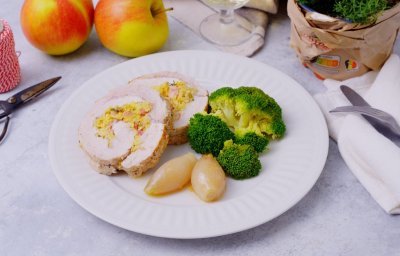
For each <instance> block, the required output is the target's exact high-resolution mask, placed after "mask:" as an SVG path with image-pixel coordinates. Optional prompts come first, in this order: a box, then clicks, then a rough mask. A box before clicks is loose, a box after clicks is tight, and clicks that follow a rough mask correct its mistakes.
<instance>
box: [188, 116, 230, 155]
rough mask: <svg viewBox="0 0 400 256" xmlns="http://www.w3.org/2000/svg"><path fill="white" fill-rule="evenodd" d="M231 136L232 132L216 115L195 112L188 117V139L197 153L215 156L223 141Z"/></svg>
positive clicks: (222, 145)
mask: <svg viewBox="0 0 400 256" xmlns="http://www.w3.org/2000/svg"><path fill="white" fill-rule="evenodd" d="M233 138H234V134H233V132H232V131H231V130H230V129H229V127H228V126H227V125H226V123H224V122H223V121H222V120H221V119H220V118H218V117H216V116H212V115H207V114H200V113H197V114H195V115H194V116H192V118H190V121H189V129H188V139H189V144H190V146H191V147H192V148H193V150H194V151H196V152H197V153H200V154H208V153H211V154H213V155H214V156H217V155H218V154H219V151H220V150H221V149H222V148H223V147H224V142H225V141H226V140H230V139H233Z"/></svg>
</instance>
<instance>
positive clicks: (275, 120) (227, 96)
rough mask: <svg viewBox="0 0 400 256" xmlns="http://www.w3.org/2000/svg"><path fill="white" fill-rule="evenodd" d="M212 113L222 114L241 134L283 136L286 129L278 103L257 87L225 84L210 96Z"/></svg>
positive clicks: (220, 115)
mask: <svg viewBox="0 0 400 256" xmlns="http://www.w3.org/2000/svg"><path fill="white" fill-rule="evenodd" d="M209 104H210V107H211V114H213V115H216V116H218V117H220V118H221V119H222V120H223V121H224V122H226V123H227V125H228V126H229V127H230V128H231V129H232V130H233V131H234V132H235V134H236V135H237V136H238V137H241V136H243V135H244V134H246V133H248V132H253V133H255V134H257V135H258V136H260V137H263V136H268V137H270V138H272V139H279V138H282V137H283V135H284V134H285V131H286V126H285V123H284V122H283V119H282V109H281V107H280V106H279V105H278V103H277V102H276V101H275V100H274V99H273V98H272V97H270V96H268V95H267V94H265V93H264V92H263V91H262V90H261V89H259V88H256V87H239V88H237V89H233V88H229V87H223V88H220V89H218V90H216V91H214V92H213V93H212V94H211V95H210V97H209Z"/></svg>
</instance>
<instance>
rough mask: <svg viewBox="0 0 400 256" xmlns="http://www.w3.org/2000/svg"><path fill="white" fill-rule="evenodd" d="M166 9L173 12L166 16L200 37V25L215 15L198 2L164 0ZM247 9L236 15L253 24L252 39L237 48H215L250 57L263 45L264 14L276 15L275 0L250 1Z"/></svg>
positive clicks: (265, 19)
mask: <svg viewBox="0 0 400 256" xmlns="http://www.w3.org/2000/svg"><path fill="white" fill-rule="evenodd" d="M164 3H165V5H166V7H167V8H168V7H173V8H174V10H173V11H171V12H169V13H168V15H170V16H172V17H173V18H174V19H176V20H178V21H179V22H181V23H182V24H183V25H185V26H187V27H188V28H190V29H191V30H192V31H193V32H195V33H196V34H198V35H200V31H199V26H200V23H201V22H202V21H203V20H204V19H205V18H206V17H208V16H210V15H212V14H214V13H216V11H215V10H213V9H212V8H210V7H208V6H207V5H206V4H204V3H202V2H201V1H199V0H165V1H164ZM246 6H248V7H249V8H240V9H238V10H236V13H238V14H239V15H241V16H243V17H244V18H246V19H247V20H248V21H250V22H251V23H253V24H254V25H255V26H256V28H255V32H254V34H253V35H252V37H251V38H250V39H249V40H248V41H246V42H244V43H243V44H240V45H237V46H224V47H222V46H217V48H219V49H220V50H223V51H226V52H231V53H234V54H238V55H242V56H251V55H253V54H254V53H255V52H256V51H257V50H258V49H260V48H261V47H262V46H263V45H264V36H265V29H266V27H267V24H268V15H267V13H266V12H270V13H276V12H277V11H278V1H277V0H251V1H249V2H248V4H247V5H246Z"/></svg>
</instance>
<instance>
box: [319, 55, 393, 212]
mask: <svg viewBox="0 0 400 256" xmlns="http://www.w3.org/2000/svg"><path fill="white" fill-rule="evenodd" d="M342 84H345V85H347V86H350V87H352V88H353V89H354V90H356V91H357V92H359V93H360V94H361V95H362V96H363V97H364V98H365V99H366V100H367V101H368V103H369V104H370V105H371V106H373V107H375V108H378V109H381V110H383V111H386V112H388V113H389V114H391V115H392V116H393V117H394V118H395V119H396V121H397V122H398V123H400V58H399V56H397V55H395V54H392V55H391V56H390V58H389V59H388V60H387V61H386V63H385V65H384V66H383V67H382V69H381V70H380V71H379V72H369V73H366V74H364V75H363V76H360V77H357V78H352V79H348V80H346V81H342V82H340V81H335V80H330V79H327V80H325V81H324V85H325V86H326V87H327V91H326V92H325V93H321V94H316V95H314V98H315V99H316V101H317V103H318V104H319V105H320V107H321V110H322V112H323V113H324V115H325V118H326V121H327V123H328V128H329V133H330V136H331V137H332V138H333V139H335V140H336V141H337V143H338V146H339V151H340V154H341V155H342V157H343V159H344V161H345V162H346V164H347V166H348V167H349V169H350V170H351V171H352V172H353V173H354V175H355V176H356V177H357V178H358V180H359V181H360V182H361V184H362V185H363V186H364V187H365V188H366V189H367V191H368V192H369V193H370V194H371V196H372V197H373V198H374V199H375V200H376V201H377V202H378V204H379V205H380V206H381V207H382V208H383V209H384V210H385V211H386V212H387V213H390V214H400V148H399V147H398V146H396V145H395V144H394V143H393V142H392V141H390V140H389V139H387V138H386V137H385V136H383V135H382V134H380V133H379V132H377V131H376V130H375V129H374V128H373V127H372V126H371V125H370V124H369V123H368V122H367V121H366V120H365V119H364V118H362V117H360V116H358V115H355V114H337V113H336V114H334V113H329V110H331V109H333V108H335V107H338V106H345V105H351V103H349V101H348V100H347V99H346V98H345V96H344V95H343V94H342V92H341V91H340V89H339V86H340V85H342Z"/></svg>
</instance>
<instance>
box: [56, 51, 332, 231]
mask: <svg viewBox="0 0 400 256" xmlns="http://www.w3.org/2000/svg"><path fill="white" fill-rule="evenodd" d="M157 71H177V72H181V73H183V74H185V75H188V76H191V77H193V78H196V79H197V80H198V81H199V82H200V84H201V85H202V86H203V87H205V88H208V89H209V90H210V91H213V90H214V89H215V88H218V87H220V86H224V85H229V86H232V87H236V86H242V85H247V86H258V87H260V88H262V89H264V90H265V91H266V92H267V93H268V94H270V95H271V96H272V97H274V98H275V99H276V100H277V102H278V103H279V104H280V105H281V107H282V109H283V115H284V120H285V122H286V125H287V135H286V136H285V138H284V139H283V140H281V141H279V142H272V143H270V145H269V151H268V152H267V153H265V154H263V155H262V156H261V158H260V159H261V162H262V166H263V170H262V172H261V173H260V175H259V176H258V177H255V178H253V179H249V180H244V181H234V180H232V179H228V183H227V190H226V193H225V195H224V197H223V199H222V200H220V201H218V202H215V203H204V202H202V201H200V200H199V199H198V198H197V197H196V195H195V194H194V193H193V192H192V191H190V190H189V189H186V190H184V191H181V192H178V193H175V194H172V195H168V196H164V197H150V196H147V195H146V194H145V193H144V192H143V188H144V186H145V184H146V182H147V180H148V178H149V176H150V174H151V173H152V171H149V173H148V174H147V175H145V176H144V177H141V178H138V179H136V180H133V179H130V178H129V177H128V176H127V175H123V174H121V175H117V176H113V177H108V176H104V175H100V174H98V173H97V172H95V171H94V170H93V169H92V168H91V166H90V165H89V164H88V162H87V159H86V156H85V155H84V153H83V152H82V151H81V149H80V148H79V145H78V139H77V130H78V126H79V124H80V122H81V120H82V118H83V116H84V114H85V113H86V112H87V110H88V109H89V108H90V106H92V104H93V103H94V102H95V100H97V99H99V98H101V97H102V96H104V95H105V94H107V92H108V91H109V90H110V89H113V88H115V87H118V86H123V85H126V84H127V82H128V81H129V80H130V79H132V78H134V77H136V76H139V75H143V74H148V73H151V72H157ZM188 150H191V149H190V147H189V146H188V145H183V146H169V147H168V148H167V150H166V153H165V154H164V155H163V157H162V159H161V161H160V164H161V163H163V162H165V161H166V160H168V159H171V158H172V157H173V156H178V155H180V154H183V153H185V152H187V151H188ZM327 152H328V133H327V127H326V123H325V120H324V118H323V116H322V114H321V112H320V110H319V108H318V106H317V105H316V103H315V102H314V100H313V99H312V98H311V96H310V95H309V94H308V93H307V92H306V91H305V90H304V89H303V88H302V87H301V86H300V85H299V84H298V83H296V82H295V81H294V80H292V79H291V78H289V77H288V76H287V75H285V74H283V73H282V72H280V71H278V70H276V69H274V68H272V67H269V66H267V65H265V64H262V63H260V62H257V61H255V60H252V59H248V58H244V57H238V56H234V55H231V54H226V53H220V52H206V51H176V52H165V53H158V54H154V55H149V56H146V57H142V58H137V59H132V60H130V61H126V62H124V63H122V64H119V65H117V66H115V67H112V68H110V69H108V70H106V71H104V72H102V73H100V74H98V75H96V76H95V77H93V78H91V79H90V80H89V81H87V82H86V83H84V84H83V85H82V86H81V87H80V88H79V89H77V90H76V92H75V93H73V95H72V96H71V97H70V98H69V99H68V100H67V101H66V102H65V103H64V105H63V106H62V108H61V109H60V111H59V113H58V115H57V116H56V118H55V121H54V123H53V127H52V129H51V134H50V141H49V156H50V160H51V164H52V167H53V170H54V173H55V175H56V176H57V179H58V181H59V182H60V184H61V185H62V187H63V188H64V189H65V191H66V192H67V193H68V194H69V195H70V196H71V197H72V198H73V199H74V200H75V201H76V202H77V203H78V204H79V205H81V206H82V207H83V208H85V209H86V210H87V211H89V212H91V213H92V214H94V215H96V216H97V217H99V218H101V219H103V220H105V221H107V222H109V223H112V224H114V225H116V226H119V227H122V228H125V229H128V230H132V231H135V232H139V233H143V234H148V235H152V236H159V237H169V238H203V237H213V236H219V235H225V234H230V233H234V232H238V231H242V230H245V229H249V228H252V227H255V226H257V225H260V224H262V223H265V222H267V221H269V220H271V219H273V218H275V217H277V216H278V215H280V214H282V213H283V212H285V211H286V210H288V209H289V208H290V207H292V206H293V205H294V204H296V203H297V202H298V201H299V200H300V199H301V198H302V197H303V196H304V195H305V194H306V193H307V192H308V191H309V190H310V189H311V187H312V186H313V185H314V183H315V182H316V180H317V179H318V177H319V175H320V173H321V171H322V169H323V166H324V163H325V161H326V156H327Z"/></svg>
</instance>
